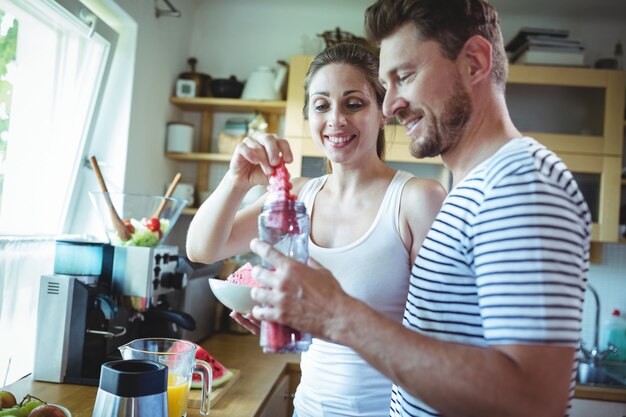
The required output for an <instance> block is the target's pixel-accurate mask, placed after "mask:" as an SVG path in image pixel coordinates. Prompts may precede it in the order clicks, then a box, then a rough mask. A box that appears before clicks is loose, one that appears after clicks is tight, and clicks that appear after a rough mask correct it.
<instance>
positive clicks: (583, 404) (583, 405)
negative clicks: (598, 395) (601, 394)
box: [570, 398, 626, 417]
mask: <svg viewBox="0 0 626 417" xmlns="http://www.w3.org/2000/svg"><path fill="white" fill-rule="evenodd" d="M570 417H626V403H616V402H612V401H595V400H583V399H578V398H574V399H573V400H572V411H571V412H570Z"/></svg>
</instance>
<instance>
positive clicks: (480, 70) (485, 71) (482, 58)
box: [460, 35, 491, 84]
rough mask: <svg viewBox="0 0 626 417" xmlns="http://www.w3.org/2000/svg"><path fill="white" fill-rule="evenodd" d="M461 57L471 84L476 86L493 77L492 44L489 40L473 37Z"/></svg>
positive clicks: (466, 43)
mask: <svg viewBox="0 0 626 417" xmlns="http://www.w3.org/2000/svg"><path fill="white" fill-rule="evenodd" d="M460 57H461V58H462V59H463V62H464V64H465V67H464V68H465V70H464V73H465V75H466V76H467V77H468V79H469V81H470V83H472V84H475V83H477V82H479V81H482V80H484V79H485V78H488V77H490V76H491V44H490V43H489V41H488V40H487V39H485V38H483V37H482V36H479V35H474V36H472V37H471V38H469V39H468V40H467V41H466V42H465V45H463V49H462V50H461V53H460Z"/></svg>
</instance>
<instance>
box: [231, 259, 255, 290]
mask: <svg viewBox="0 0 626 417" xmlns="http://www.w3.org/2000/svg"><path fill="white" fill-rule="evenodd" d="M226 281H228V282H230V283H233V284H238V285H246V286H248V287H260V286H261V284H259V283H258V282H257V281H255V279H254V278H252V264H251V263H250V262H248V263H246V264H245V265H244V266H242V267H241V268H239V269H238V270H236V271H235V272H233V273H232V274H230V275H229V276H228V278H226Z"/></svg>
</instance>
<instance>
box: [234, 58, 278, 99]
mask: <svg viewBox="0 0 626 417" xmlns="http://www.w3.org/2000/svg"><path fill="white" fill-rule="evenodd" d="M279 63H280V64H281V65H280V67H279V68H278V70H277V71H276V73H274V70H272V69H271V68H270V67H265V66H263V67H258V68H257V69H256V70H255V71H254V72H253V73H252V74H250V77H249V78H248V81H246V85H245V86H244V88H243V93H242V94H241V98H242V99H244V100H281V99H282V89H283V86H284V84H285V81H286V78H287V65H285V64H284V63H282V62H280V61H279Z"/></svg>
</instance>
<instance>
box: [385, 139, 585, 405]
mask: <svg viewBox="0 0 626 417" xmlns="http://www.w3.org/2000/svg"><path fill="white" fill-rule="evenodd" d="M590 235H591V217H590V214H589V210H588V207H587V204H586V202H585V200H584V198H583V195H582V193H581V191H580V190H579V188H578V185H577V184H576V181H575V180H574V178H573V177H572V174H571V172H570V171H569V170H568V169H567V167H566V166H565V165H564V164H563V162H562V161H561V160H560V159H559V158H558V157H557V156H556V155H555V154H554V153H552V152H551V151H549V150H548V149H546V148H545V147H544V146H543V145H541V144H539V143H537V142H536V141H535V140H534V139H531V138H518V139H514V140H511V141H509V142H508V143H507V144H506V145H505V146H503V147H502V148H501V149H500V150H499V151H498V152H497V153H496V154H495V155H493V156H492V157H491V158H489V159H488V160H486V161H485V162H483V163H482V164H480V165H479V166H478V167H476V168H475V169H474V170H472V172H470V173H469V174H468V175H467V176H466V177H465V178H464V179H463V180H462V181H461V183H460V184H458V186H457V187H455V188H454V189H453V190H452V191H451V192H450V194H449V195H448V196H447V198H446V200H445V201H444V203H443V206H442V208H441V211H440V213H439V214H438V215H437V218H436V219H435V222H434V223H433V226H432V228H431V230H430V231H429V233H428V235H427V237H426V239H425V240H424V243H423V245H422V249H421V250H420V252H419V254H418V256H417V259H416V260H415V264H414V265H413V269H412V271H411V280H410V288H409V295H408V299H407V304H406V310H405V313H404V319H403V324H404V325H405V326H406V327H408V328H410V329H413V330H415V331H417V332H420V333H423V334H426V335H429V336H432V337H435V338H437V339H441V340H446V341H451V342H457V343H465V344H471V345H477V346H489V345H495V344H550V345H559V346H569V347H576V348H578V346H579V340H580V331H581V316H582V305H583V297H584V292H585V287H586V284H587V273H588V269H589V245H590ZM576 366H577V364H576V363H574V364H572V382H571V393H570V401H571V396H572V395H573V390H574V386H575V377H576ZM423 377H424V378H428V375H423ZM476 377H477V378H479V377H480V375H476ZM442 389H444V387H442ZM424 400H425V401H426V402H427V401H428V399H427V398H425V399H424ZM390 415H391V416H437V415H439V414H438V413H437V412H436V411H435V410H433V409H432V408H430V407H429V406H427V405H426V404H425V403H423V402H422V401H420V400H418V399H416V398H414V397H412V396H411V395H409V394H408V393H407V392H406V391H404V390H403V389H402V388H401V387H398V386H395V385H394V387H393V392H392V399H391V412H390Z"/></svg>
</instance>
